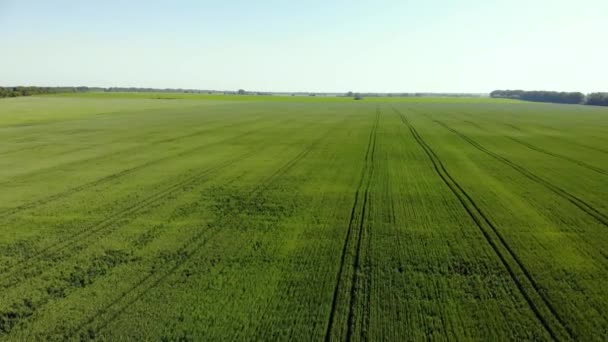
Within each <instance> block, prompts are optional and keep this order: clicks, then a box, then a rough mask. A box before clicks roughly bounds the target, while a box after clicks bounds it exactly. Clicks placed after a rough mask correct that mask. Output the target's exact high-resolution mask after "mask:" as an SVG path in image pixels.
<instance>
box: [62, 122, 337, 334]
mask: <svg viewBox="0 0 608 342" xmlns="http://www.w3.org/2000/svg"><path fill="white" fill-rule="evenodd" d="M344 121H346V118H345V120H344ZM340 124H342V122H341V123H340ZM332 131H333V127H332V128H331V129H329V130H328V131H327V132H326V133H325V134H323V135H322V136H321V137H319V138H317V139H316V140H315V141H314V142H313V143H312V144H310V145H308V147H306V148H305V149H304V150H303V151H301V152H300V153H298V154H297V155H296V156H295V157H293V158H292V159H290V160H289V161H287V162H286V163H285V164H283V165H282V166H281V167H279V168H278V169H277V170H276V171H275V172H273V173H272V174H271V175H270V176H268V177H267V178H266V179H264V180H263V181H261V182H260V183H259V184H258V185H257V186H256V187H255V188H254V189H253V190H251V191H250V192H249V194H248V196H247V197H248V198H249V199H252V198H253V197H254V196H256V195H257V194H259V193H261V192H264V191H266V190H267V189H268V188H270V187H271V186H272V184H273V183H274V182H275V181H276V180H277V179H279V178H281V177H283V176H284V175H285V174H286V173H288V172H289V171H290V170H291V169H293V167H295V166H296V165H297V164H298V163H299V162H300V161H302V160H303V159H304V158H305V157H306V156H307V155H308V154H309V153H310V152H311V151H312V150H313V149H314V148H315V147H316V146H318V144H319V143H321V141H323V140H325V139H326V138H327V137H328V136H329V135H330V134H331V133H332ZM220 232H221V230H219V229H215V230H213V231H212V232H211V233H209V232H208V230H204V229H202V230H200V231H199V232H197V233H196V234H195V235H194V236H193V237H192V238H191V239H190V240H189V242H188V243H186V244H185V245H183V246H182V247H180V248H179V249H178V251H177V253H176V254H178V255H181V256H183V257H182V258H181V259H180V260H179V261H177V262H176V263H175V265H173V266H172V267H171V268H169V269H168V270H167V271H166V272H165V273H163V274H161V275H160V276H159V277H157V278H156V279H154V278H155V276H156V274H155V273H150V274H148V275H147V276H145V277H144V278H142V279H140V280H139V281H138V282H137V283H135V284H134V285H133V286H131V287H129V289H128V290H126V291H124V292H123V293H121V294H120V295H119V296H118V297H117V298H115V299H114V300H113V301H111V302H110V303H108V304H107V305H105V306H104V307H103V308H102V309H100V310H98V311H97V312H96V313H95V314H94V315H92V316H91V317H89V318H88V319H86V320H84V321H83V322H81V323H80V324H78V325H77V326H76V327H75V328H74V329H71V330H70V331H68V333H67V336H68V338H73V337H75V336H76V334H78V333H82V332H84V331H83V330H84V329H85V328H87V326H88V327H89V329H88V330H87V331H94V332H98V331H101V330H103V329H105V328H106V327H107V326H108V325H109V324H110V323H112V322H113V321H114V320H116V319H117V318H118V317H120V315H121V314H123V313H124V312H125V311H126V310H127V309H128V308H129V307H130V306H131V305H133V304H134V303H136V302H138V301H140V300H141V299H142V298H143V297H144V296H145V295H147V294H148V293H149V292H150V291H151V290H153V289H154V288H156V287H158V286H159V285H161V284H162V283H163V282H164V281H165V280H167V278H169V277H170V276H171V275H173V274H175V272H176V271H178V270H179V269H180V268H181V267H182V266H183V265H185V264H186V263H187V262H188V261H189V260H190V259H191V258H192V257H193V256H194V255H195V254H196V252H198V251H200V250H201V249H202V248H203V247H205V246H206V245H207V243H208V242H209V241H211V240H212V239H213V238H215V236H217V235H218V234H219V233H220ZM207 233H209V234H207ZM205 235H207V238H206V239H203V238H204V237H205ZM225 267H226V266H224V268H225ZM150 281H151V282H152V283H150V284H149V285H147V286H146V283H149V282H150ZM131 295H135V297H134V298H132V299H130V300H128V301H127V302H126V303H123V304H122V305H121V307H119V308H117V309H116V310H115V312H114V313H112V314H110V316H109V317H108V318H107V319H106V320H103V321H101V323H100V325H99V326H96V327H91V325H92V324H94V323H95V321H96V320H98V319H99V318H100V317H102V316H103V315H106V314H109V313H110V310H112V309H113V308H114V307H115V306H118V305H120V304H121V302H123V301H124V300H125V298H127V297H129V296H131ZM59 333H60V331H58V330H56V331H55V333H54V335H55V334H59Z"/></svg>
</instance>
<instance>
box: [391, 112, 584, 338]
mask: <svg viewBox="0 0 608 342" xmlns="http://www.w3.org/2000/svg"><path fill="white" fill-rule="evenodd" d="M394 110H395V113H396V114H397V115H398V116H400V118H401V120H402V122H403V124H404V125H406V126H407V127H408V128H409V130H410V132H411V134H412V136H413V137H414V139H415V140H416V142H418V144H419V145H420V147H421V148H422V149H423V150H424V152H425V153H426V155H427V157H428V158H429V159H430V161H431V162H432V164H433V168H434V169H435V172H436V173H437V175H438V176H439V177H440V178H441V180H442V181H443V182H444V183H445V184H446V185H447V186H448V188H449V189H450V190H451V192H452V193H453V194H454V196H455V197H456V198H457V199H458V201H459V202H460V204H461V205H462V207H463V208H464V209H465V211H466V212H467V214H468V215H469V217H471V219H472V220H473V221H474V222H475V224H476V226H477V227H478V228H479V230H480V232H481V233H482V235H483V236H484V238H485V240H486V241H487V243H488V244H489V245H490V247H491V248H492V250H493V251H494V253H495V254H496V255H497V256H498V258H499V259H500V261H501V263H502V264H503V266H504V267H505V269H506V270H507V272H508V273H509V276H510V278H511V279H512V280H513V282H514V283H515V285H516V286H517V288H518V290H519V292H520V293H521V294H522V296H523V298H524V299H525V301H526V302H527V304H528V306H529V307H530V309H531V310H532V312H533V313H534V314H535V316H536V318H537V319H538V320H539V322H540V323H541V325H542V326H543V328H544V329H545V330H546V331H547V332H548V333H549V335H550V336H551V337H552V339H554V340H557V341H562V340H573V339H574V338H573V332H572V331H571V329H570V328H569V327H568V325H567V324H566V322H565V320H564V319H563V318H562V317H561V316H560V315H559V314H558V312H557V310H556V309H555V307H554V306H553V304H552V303H551V301H550V300H549V299H548V298H547V296H546V295H545V294H544V292H543V291H542V289H541V288H540V286H539V285H538V284H537V283H536V281H535V280H534V278H533V277H532V275H531V273H530V271H529V270H528V269H526V267H525V265H524V264H523V262H522V261H521V260H520V259H519V257H518V256H517V254H515V252H514V251H513V249H512V248H511V247H510V246H509V245H508V244H507V242H506V240H505V239H504V238H503V236H502V234H501V233H500V231H499V230H498V228H497V227H496V226H495V225H494V224H493V223H492V221H490V219H489V218H488V217H487V216H486V215H485V214H484V213H483V211H482V210H481V209H480V207H479V206H478V205H477V203H475V201H474V200H473V199H472V197H471V196H470V195H469V194H468V193H467V192H466V191H465V190H464V189H463V187H462V186H461V185H460V184H458V182H456V180H455V179H454V178H453V177H452V176H451V175H450V173H449V172H448V171H447V169H446V168H445V166H444V164H443V162H442V161H441V159H440V158H439V157H438V156H437V154H435V152H434V151H433V149H432V148H431V147H430V146H429V145H428V144H427V143H426V142H425V141H424V139H423V138H422V136H420V134H419V133H418V131H417V130H416V129H415V128H414V126H413V125H412V124H411V123H410V122H409V120H408V119H407V117H406V116H405V115H404V114H403V113H401V112H399V111H398V110H396V109H394ZM485 226H487V227H489V228H490V229H486V228H484V227H485ZM493 236H496V237H497V239H495V238H494V237H493ZM501 250H505V251H506V253H503V252H502V251H501ZM510 260H513V262H510ZM533 297H534V298H533ZM535 298H536V299H539V300H540V304H539V303H538V302H537V300H536V299H535ZM547 316H548V317H547Z"/></svg>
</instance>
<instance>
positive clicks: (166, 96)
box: [47, 92, 521, 103]
mask: <svg viewBox="0 0 608 342" xmlns="http://www.w3.org/2000/svg"><path fill="white" fill-rule="evenodd" d="M47 96H53V97H78V98H96V99H107V98H111V99H117V98H122V99H157V100H221V101H247V102H250V101H261V102H269V101H272V102H352V101H353V98H352V97H337V96H302V95H298V96H279V95H276V96H274V95H218V94H192V93H146V92H142V93H120V92H88V93H67V94H53V95H47ZM365 101H367V102H370V101H371V102H413V103H438V102H439V103H521V102H520V101H517V100H512V99H501V98H489V97H367V98H365Z"/></svg>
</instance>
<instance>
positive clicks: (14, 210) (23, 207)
mask: <svg viewBox="0 0 608 342" xmlns="http://www.w3.org/2000/svg"><path fill="white" fill-rule="evenodd" d="M254 121H255V119H254V120H252V121H251V122H254ZM247 123H250V121H246V122H239V123H235V124H231V125H227V126H221V127H215V128H210V129H204V130H200V131H197V132H193V133H190V134H186V135H182V136H178V137H172V138H168V139H162V140H157V141H155V142H153V143H151V144H148V145H145V146H135V147H133V148H129V149H126V150H121V151H119V152H118V153H116V154H113V155H112V156H116V155H120V154H123V153H126V152H132V151H133V150H135V149H141V148H146V147H150V146H156V145H160V144H163V143H168V142H175V141H179V140H181V139H185V138H191V137H194V136H198V135H201V134H203V133H206V132H209V131H213V130H215V129H218V128H220V129H221V128H226V129H227V128H232V127H235V126H237V127H238V126H240V125H242V124H247ZM249 134H251V131H248V132H245V133H242V134H240V135H237V136H236V137H230V138H227V139H222V140H220V141H217V142H214V143H211V144H203V145H199V146H196V147H194V148H191V149H188V150H185V151H182V152H179V153H177V154H173V155H169V156H165V157H162V158H158V159H154V160H151V161H148V162H145V163H143V164H140V165H136V166H134V167H131V168H128V169H124V170H121V171H119V172H116V173H113V174H110V175H107V176H104V177H102V178H99V179H97V180H94V181H92V182H89V183H85V184H82V185H79V186H76V187H73V188H70V189H67V190H65V191H62V192H59V193H57V194H53V195H51V196H48V197H45V198H41V199H39V200H35V201H32V202H28V203H24V204H22V205H19V206H17V207H13V208H9V209H5V210H2V211H0V219H4V218H6V217H9V216H11V215H14V214H16V213H19V212H21V211H23V210H27V209H32V208H35V207H37V206H40V205H44V204H46V203H50V202H53V201H56V200H59V199H62V198H65V197H68V196H70V195H73V194H75V193H77V192H80V191H83V190H86V189H90V188H93V187H95V186H98V185H101V184H104V183H107V182H110V181H112V180H115V179H117V178H120V177H123V176H126V175H128V174H131V173H134V172H136V171H139V170H141V169H144V168H146V167H148V166H152V165H155V164H158V163H162V162H165V161H167V160H171V159H174V158H179V157H183V156H185V155H188V154H191V153H194V152H197V151H199V150H201V149H204V148H208V147H212V146H216V145H219V144H222V143H226V142H228V141H231V140H234V139H239V138H242V137H244V136H247V135H249ZM108 155H110V154H104V155H102V156H98V157H94V158H89V159H87V160H85V161H77V162H87V161H91V160H97V159H103V158H106V157H107V156H108Z"/></svg>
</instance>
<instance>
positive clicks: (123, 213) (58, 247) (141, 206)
mask: <svg viewBox="0 0 608 342" xmlns="http://www.w3.org/2000/svg"><path fill="white" fill-rule="evenodd" d="M285 121H288V120H285ZM259 130H261V129H255V130H251V131H248V132H245V133H243V134H240V135H239V136H237V137H232V138H229V139H226V141H230V140H233V139H240V138H243V137H244V136H247V135H251V134H254V133H255V132H257V131H259ZM226 141H223V142H226ZM223 142H218V143H217V144H220V143H223ZM255 153H256V151H247V152H246V153H244V154H240V155H237V156H236V157H234V158H230V159H229V160H227V161H224V162H222V163H220V164H218V165H216V166H212V167H210V168H207V169H205V170H203V171H201V172H199V173H197V174H195V175H192V176H190V177H188V178H186V179H184V180H182V181H180V182H178V183H176V184H173V185H170V186H169V187H167V188H165V189H163V190H161V191H159V192H156V193H154V194H152V195H151V196H149V197H147V198H145V199H143V200H141V201H140V202H138V203H135V204H133V205H131V206H128V207H127V208H124V209H121V210H119V211H118V212H114V213H112V214H111V215H109V216H106V217H105V218H103V219H102V220H101V221H99V222H97V223H95V224H93V225H91V226H88V227H86V228H84V229H82V230H80V231H79V232H77V233H76V234H74V235H71V236H70V237H68V238H66V239H64V240H60V241H58V242H56V243H53V244H51V245H49V246H47V247H44V248H43V249H41V250H40V251H38V252H37V253H35V254H33V255H32V256H30V257H29V258H28V259H26V260H23V261H21V262H18V263H16V264H13V265H9V266H8V267H7V268H6V269H4V270H3V271H2V273H3V274H5V275H6V274H7V273H8V276H10V275H13V274H14V273H15V272H23V271H24V267H28V266H32V267H35V266H36V264H35V262H36V261H39V260H40V259H41V258H43V257H48V256H53V255H57V254H59V253H62V252H64V251H66V250H69V249H70V248H72V247H78V244H79V243H81V242H82V241H83V240H85V239H87V238H90V237H94V235H95V234H97V233H103V232H104V230H106V229H110V228H111V227H112V225H113V224H114V223H116V222H118V221H120V220H121V219H123V218H124V217H129V218H133V217H134V215H135V214H136V213H138V212H141V211H143V210H145V209H146V208H148V207H150V206H153V205H155V204H157V203H159V202H162V200H163V199H164V198H166V197H167V196H171V195H174V194H176V193H179V192H180V191H182V190H183V189H184V188H186V187H188V186H190V185H192V184H195V183H196V182H197V181H199V180H201V179H203V178H205V177H207V176H209V175H211V174H212V173H215V172H217V171H220V170H222V169H224V168H226V167H229V166H231V165H234V164H235V163H237V162H239V161H240V160H242V159H245V158H247V157H249V156H252V155H254V154H255ZM85 242H86V240H85ZM84 246H86V245H84ZM17 267H19V269H17V270H15V268H17ZM13 285H14V284H10V285H8V286H9V287H10V286H13ZM0 286H2V287H4V288H6V287H7V285H4V284H2V285H0Z"/></svg>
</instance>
